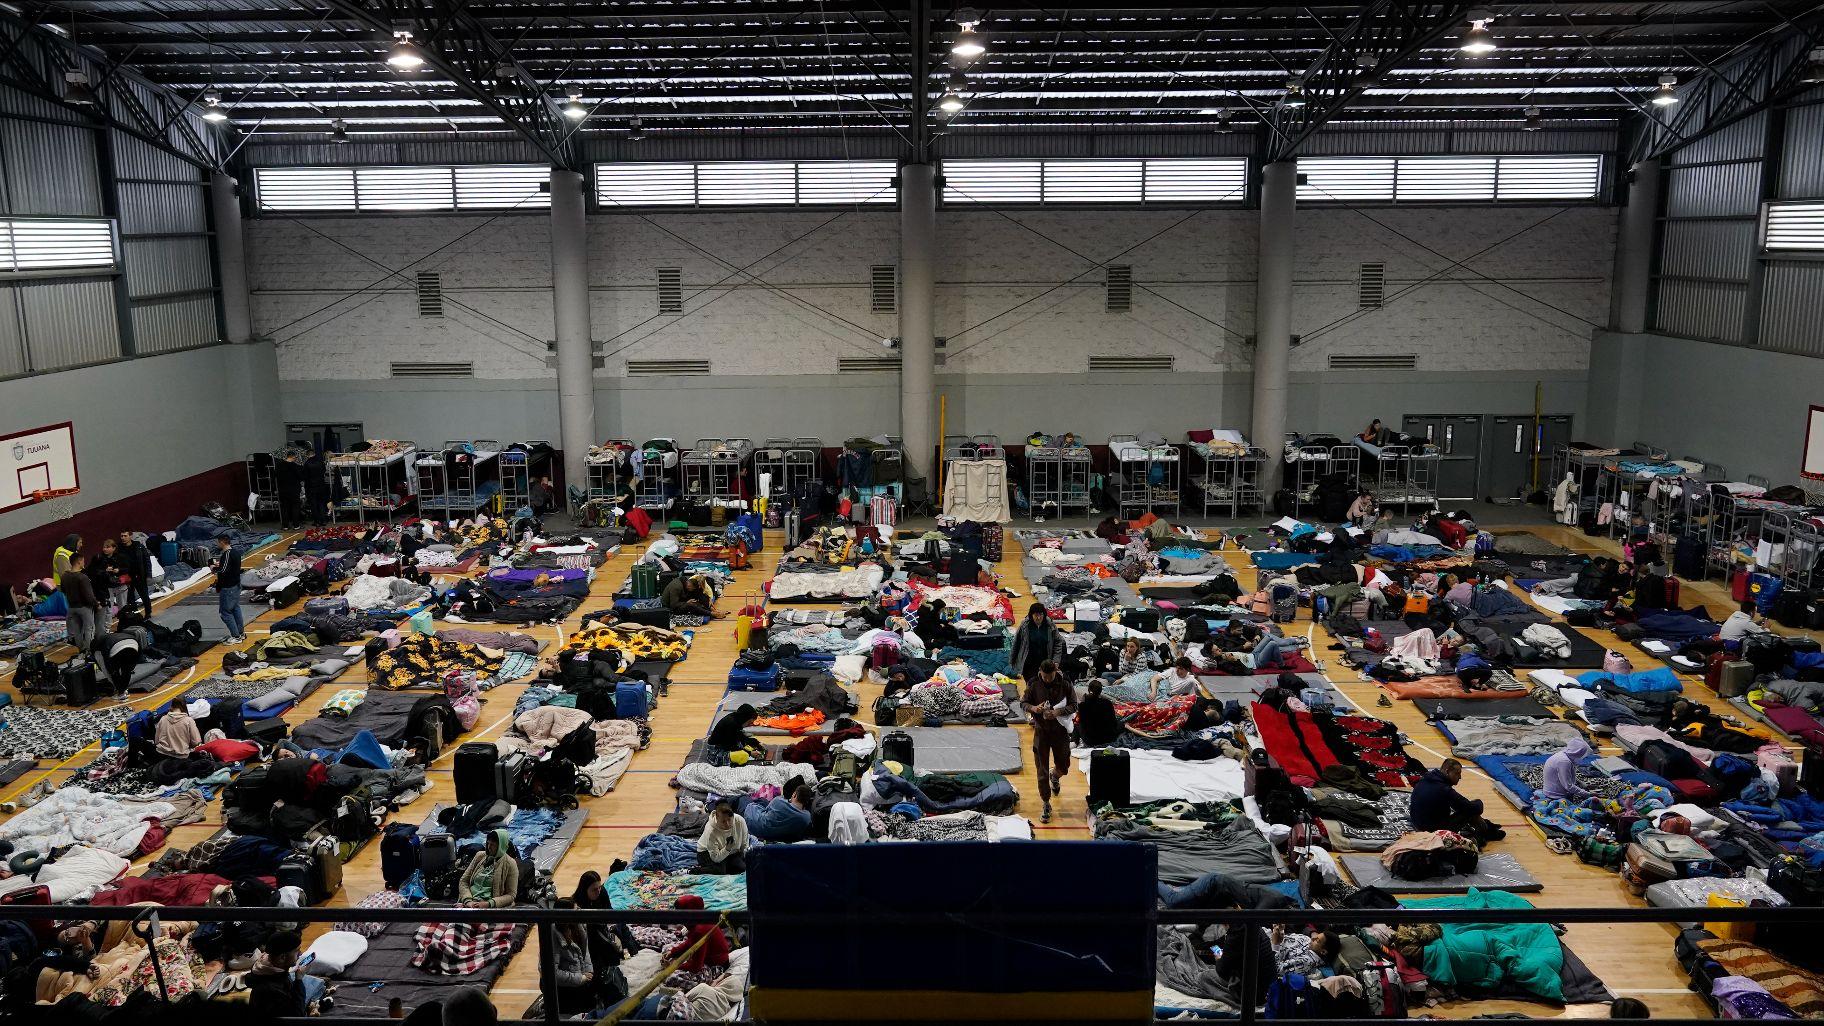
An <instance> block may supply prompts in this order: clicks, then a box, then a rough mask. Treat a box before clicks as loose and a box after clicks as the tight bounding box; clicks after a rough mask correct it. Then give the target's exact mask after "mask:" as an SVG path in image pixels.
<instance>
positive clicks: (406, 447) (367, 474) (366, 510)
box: [324, 441, 422, 523]
mask: <svg viewBox="0 0 1824 1026" xmlns="http://www.w3.org/2000/svg"><path fill="white" fill-rule="evenodd" d="M378 444H380V443H379V442H377V441H376V442H369V443H368V448H367V449H364V450H361V451H358V452H332V453H330V454H329V455H328V456H327V457H325V459H324V462H325V463H326V464H328V467H329V472H330V473H331V474H332V475H335V476H336V477H338V478H340V479H341V483H342V491H343V492H345V493H346V494H347V496H348V497H347V498H345V499H343V500H342V501H341V502H339V503H336V504H335V505H334V506H332V507H331V508H330V516H331V517H332V518H333V519H336V520H340V519H342V518H343V517H348V518H350V519H353V520H357V521H360V522H361V523H366V522H367V521H368V520H369V519H385V520H386V521H388V522H389V523H390V522H391V521H392V519H393V518H394V517H395V516H396V515H397V514H398V513H399V512H400V511H401V510H403V509H404V508H405V507H406V506H407V505H409V504H410V502H411V501H412V499H414V498H417V497H418V496H419V489H418V487H417V480H416V478H415V477H414V476H413V474H412V467H413V465H414V464H415V463H416V462H417V459H418V446H417V443H415V442H408V441H394V442H392V443H391V444H393V445H396V446H398V448H397V449H394V450H393V451H391V452H388V453H386V454H385V455H383V456H379V457H373V456H371V455H370V453H371V452H372V450H373V448H374V447H375V446H376V445H378ZM395 473H397V474H398V476H399V480H400V481H402V482H403V483H404V484H405V487H406V492H407V497H406V498H405V499H403V500H400V501H397V502H395V501H394V492H393V475H394V474H395ZM332 490H333V485H332ZM421 508H422V507H421ZM370 513H371V514H374V516H372V517H370V516H369V514H370Z"/></svg>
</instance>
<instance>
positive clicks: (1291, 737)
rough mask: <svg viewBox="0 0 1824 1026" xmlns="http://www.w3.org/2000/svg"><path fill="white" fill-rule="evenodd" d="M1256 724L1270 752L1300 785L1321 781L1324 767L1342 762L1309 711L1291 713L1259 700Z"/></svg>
mask: <svg viewBox="0 0 1824 1026" xmlns="http://www.w3.org/2000/svg"><path fill="white" fill-rule="evenodd" d="M1252 711H1253V713H1254V726H1255V728H1256V729H1258V730H1259V731H1260V743H1261V745H1262V746H1263V747H1264V748H1266V750H1267V755H1268V756H1270V757H1271V758H1272V759H1273V761H1274V763H1276V764H1277V765H1278V766H1279V768H1280V769H1282V770H1285V772H1286V776H1288V777H1290V778H1291V779H1292V782H1293V783H1294V784H1297V785H1298V786H1300V787H1310V786H1312V785H1313V784H1315V783H1317V781H1318V777H1319V776H1320V775H1321V774H1322V773H1323V771H1324V769H1325V768H1326V767H1329V766H1334V765H1336V764H1337V763H1338V762H1339V761H1341V760H1339V759H1337V757H1336V754H1335V753H1333V752H1332V751H1330V747H1329V746H1328V745H1326V744H1324V735H1323V733H1322V732H1320V731H1319V730H1318V729H1317V723H1316V722H1315V721H1314V720H1312V718H1311V714H1310V713H1308V712H1298V713H1295V712H1287V711H1285V710H1283V709H1275V708H1273V707H1272V706H1269V705H1265V704H1263V703H1260V702H1255V703H1254V704H1253V706H1252Z"/></svg>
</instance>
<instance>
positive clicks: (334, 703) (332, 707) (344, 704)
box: [323, 688, 367, 716]
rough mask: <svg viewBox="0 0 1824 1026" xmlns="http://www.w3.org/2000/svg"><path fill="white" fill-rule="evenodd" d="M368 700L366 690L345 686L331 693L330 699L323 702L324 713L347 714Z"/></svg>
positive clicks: (331, 714) (329, 714)
mask: <svg viewBox="0 0 1824 1026" xmlns="http://www.w3.org/2000/svg"><path fill="white" fill-rule="evenodd" d="M366 700H367V692H366V691H356V690H355V689H353V688H344V689H342V690H341V691H338V692H336V693H335V694H333V695H331V696H330V698H329V701H327V702H324V703H323V713H324V715H327V716H347V715H348V714H349V713H352V712H354V711H355V710H356V709H358V708H360V707H361V703H362V702H364V701H366Z"/></svg>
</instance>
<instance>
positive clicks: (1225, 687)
mask: <svg viewBox="0 0 1824 1026" xmlns="http://www.w3.org/2000/svg"><path fill="white" fill-rule="evenodd" d="M1297 676H1298V679H1299V680H1300V681H1302V682H1303V683H1304V685H1305V687H1307V688H1312V689H1315V690H1318V691H1323V692H1326V693H1328V694H1329V695H1330V701H1331V702H1332V703H1333V704H1335V705H1347V703H1346V702H1344V701H1343V696H1342V692H1340V691H1338V690H1336V686H1335V685H1334V684H1331V683H1330V681H1329V680H1328V679H1326V678H1325V677H1324V675H1323V674H1321V673H1300V674H1298V675H1297ZM1197 684H1198V687H1199V688H1201V689H1202V690H1203V691H1204V692H1205V693H1207V694H1208V695H1209V696H1210V697H1211V698H1214V699H1216V700H1217V701H1221V702H1229V701H1235V702H1241V703H1242V704H1244V705H1245V704H1247V703H1249V702H1252V701H1254V700H1255V699H1257V698H1259V697H1260V693H1261V692H1263V691H1265V690H1266V689H1268V688H1270V687H1275V686H1277V685H1278V684H1279V674H1277V673H1258V674H1255V675H1253V676H1251V677H1217V676H1210V677H1201V676H1200V677H1198V678H1197Z"/></svg>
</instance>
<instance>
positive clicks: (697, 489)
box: [678, 438, 724, 499]
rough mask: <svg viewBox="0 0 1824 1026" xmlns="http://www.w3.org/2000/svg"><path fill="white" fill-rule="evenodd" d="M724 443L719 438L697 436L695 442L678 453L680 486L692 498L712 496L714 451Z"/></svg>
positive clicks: (713, 493) (713, 490)
mask: <svg viewBox="0 0 1824 1026" xmlns="http://www.w3.org/2000/svg"><path fill="white" fill-rule="evenodd" d="M723 443H724V440H723V439H720V438H699V439H697V443H696V444H695V445H693V446H691V447H690V448H688V449H686V450H684V451H683V452H681V453H679V454H678V474H679V477H680V487H681V488H682V489H683V493H684V494H685V495H688V496H691V497H692V498H704V499H708V498H713V497H714V495H715V489H714V479H715V474H714V472H713V469H712V468H713V466H714V458H715V453H716V450H717V449H718V448H720V447H721V446H722V445H723Z"/></svg>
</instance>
